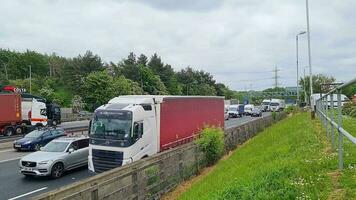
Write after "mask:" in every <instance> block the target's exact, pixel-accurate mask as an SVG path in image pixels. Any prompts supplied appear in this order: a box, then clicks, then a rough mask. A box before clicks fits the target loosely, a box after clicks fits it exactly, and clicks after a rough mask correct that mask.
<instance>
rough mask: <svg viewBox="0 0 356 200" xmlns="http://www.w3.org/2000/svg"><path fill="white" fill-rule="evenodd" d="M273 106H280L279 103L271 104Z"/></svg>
mask: <svg viewBox="0 0 356 200" xmlns="http://www.w3.org/2000/svg"><path fill="white" fill-rule="evenodd" d="M271 106H279V103H271Z"/></svg>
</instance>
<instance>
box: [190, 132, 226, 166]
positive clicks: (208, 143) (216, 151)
mask: <svg viewBox="0 0 356 200" xmlns="http://www.w3.org/2000/svg"><path fill="white" fill-rule="evenodd" d="M196 143H197V145H198V146H199V148H200V149H201V150H202V151H203V152H204V154H205V159H206V161H207V163H208V165H212V164H214V163H215V162H216V161H218V160H219V158H220V157H221V156H222V155H223V153H224V147H225V146H224V131H223V130H222V129H221V128H217V127H206V128H204V129H203V130H202V131H201V133H200V138H199V139H197V140H196Z"/></svg>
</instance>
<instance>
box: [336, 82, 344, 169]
mask: <svg viewBox="0 0 356 200" xmlns="http://www.w3.org/2000/svg"><path fill="white" fill-rule="evenodd" d="M337 110H338V114H337V116H338V123H337V128H338V132H339V169H340V170H342V169H343V168H344V161H343V149H342V140H343V137H342V133H341V132H340V128H341V126H342V113H341V89H338V90H337Z"/></svg>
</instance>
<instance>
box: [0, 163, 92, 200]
mask: <svg viewBox="0 0 356 200" xmlns="http://www.w3.org/2000/svg"><path fill="white" fill-rule="evenodd" d="M0 162H1V161H0ZM18 162H19V160H13V161H8V162H2V163H0V181H1V182H0V199H1V200H3V199H4V200H5V199H29V198H30V197H32V196H36V195H38V194H40V193H43V192H48V191H50V190H54V189H57V188H59V187H61V186H65V185H68V184H71V183H74V182H76V181H78V180H82V179H85V178H87V177H89V176H92V175H91V174H90V173H89V172H88V170H87V168H86V167H82V168H78V169H76V170H73V171H69V172H67V173H66V174H64V175H63V177H61V178H59V179H50V178H47V177H34V178H25V176H23V175H22V174H20V172H19V171H18Z"/></svg>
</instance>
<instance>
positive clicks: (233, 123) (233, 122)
mask: <svg viewBox="0 0 356 200" xmlns="http://www.w3.org/2000/svg"><path fill="white" fill-rule="evenodd" d="M268 115H271V113H270V112H264V113H262V116H268ZM256 119H258V117H251V116H242V117H238V118H230V119H229V120H225V128H231V127H234V126H239V125H241V124H244V123H246V122H249V121H253V120H256Z"/></svg>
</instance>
